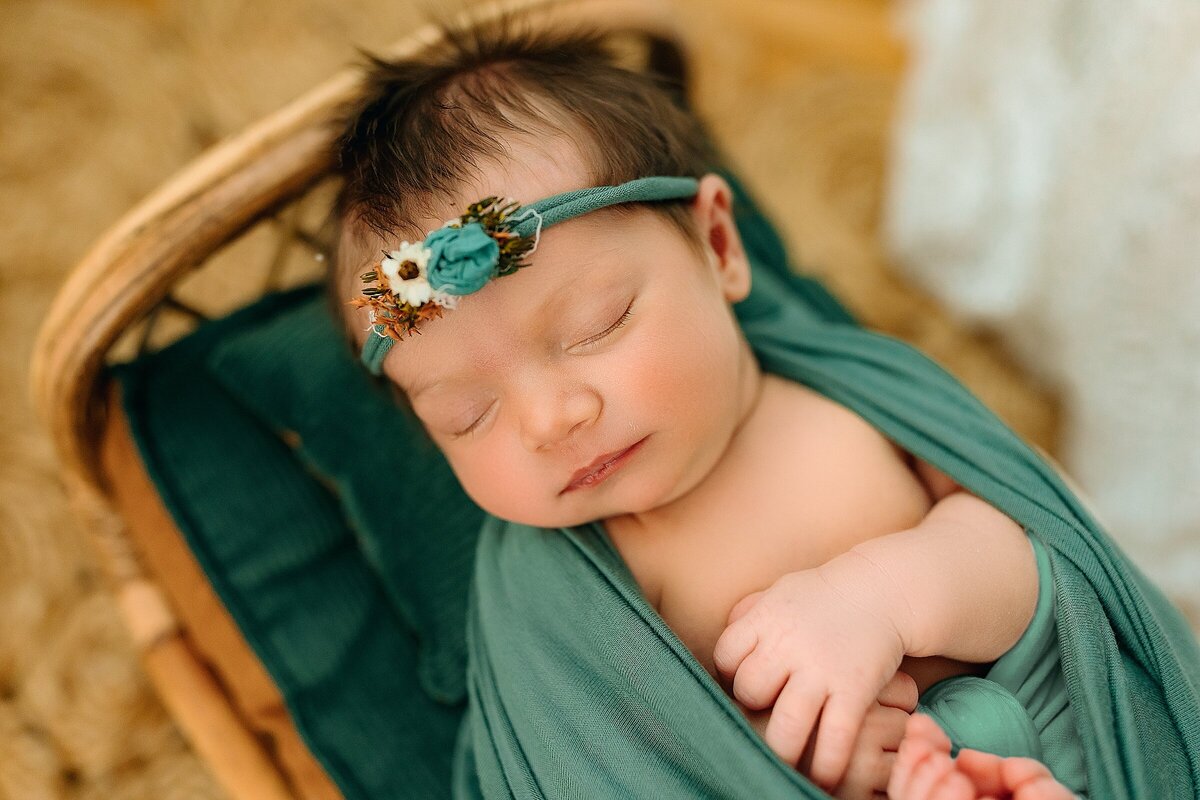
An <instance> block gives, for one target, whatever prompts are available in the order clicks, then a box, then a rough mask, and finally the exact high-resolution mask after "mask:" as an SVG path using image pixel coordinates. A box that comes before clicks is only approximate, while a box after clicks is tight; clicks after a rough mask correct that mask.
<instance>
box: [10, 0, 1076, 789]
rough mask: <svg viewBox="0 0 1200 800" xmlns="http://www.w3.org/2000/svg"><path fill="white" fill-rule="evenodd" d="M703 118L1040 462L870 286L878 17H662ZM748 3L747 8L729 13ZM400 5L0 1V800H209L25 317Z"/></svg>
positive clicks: (839, 270) (837, 276)
mask: <svg viewBox="0 0 1200 800" xmlns="http://www.w3.org/2000/svg"><path fill="white" fill-rule="evenodd" d="M678 2H679V5H680V8H681V15H682V16H683V17H684V18H685V20H686V27H687V28H688V30H689V31H690V32H691V34H692V35H693V36H694V39H695V41H696V43H697V46H698V52H699V53H700V54H702V57H701V58H700V59H698V60H697V63H696V64H695V65H694V66H695V70H696V75H697V81H696V88H697V91H698V101H699V105H700V107H701V111H702V113H703V114H704V115H705V116H706V117H707V118H708V119H709V120H710V122H711V124H712V127H713V129H714V131H715V133H716V134H717V136H718V138H719V140H720V141H721V142H723V143H724V145H725V148H726V150H727V151H729V152H730V153H731V154H732V158H733V161H734V162H735V164H736V165H737V166H738V167H739V168H740V170H741V173H742V174H743V176H744V177H745V179H746V180H747V182H748V183H749V184H750V185H751V187H752V188H753V189H755V190H756V191H757V192H758V193H759V195H760V197H761V199H762V200H763V202H764V204H765V205H766V207H767V209H768V211H769V212H770V213H771V214H772V215H773V216H774V217H775V219H776V220H777V221H778V223H779V224H780V227H781V229H782V231H783V232H784V233H785V234H786V236H787V238H788V240H789V242H790V243H791V245H792V246H793V247H794V252H795V255H796V260H797V262H798V263H799V264H801V265H802V266H803V267H804V268H806V269H810V270H812V271H815V272H818V273H820V274H821V275H824V276H825V277H826V278H827V280H828V282H829V284H830V286H831V287H832V288H833V290H834V291H835V292H837V293H838V294H839V295H841V296H842V297H843V298H844V299H845V300H846V301H847V302H848V303H849V304H850V305H851V306H852V307H853V308H854V309H855V310H856V311H858V312H859V313H860V314H862V315H863V316H864V318H865V319H866V320H867V322H868V323H870V324H872V325H875V326H877V327H880V328H882V329H884V330H885V331H887V332H890V333H893V334H895V335H898V336H901V337H902V338H905V339H908V340H910V341H912V342H914V343H916V344H917V345H918V346H920V347H922V348H924V349H925V350H927V351H928V352H930V353H931V354H932V355H933V356H934V357H935V358H937V359H939V360H941V361H942V362H943V363H945V364H947V365H948V366H949V367H950V368H951V369H952V370H953V371H954V372H955V373H956V374H958V375H959V376H960V377H961V378H962V379H963V380H964V381H965V382H966V383H967V384H968V385H970V386H971V387H972V388H973V389H974V390H975V391H976V392H977V393H978V394H979V395H980V396H981V397H982V398H983V399H984V400H985V401H986V402H988V403H989V404H990V405H992V406H993V407H994V408H996V409H997V410H998V411H999V412H1000V414H1001V415H1002V416H1004V417H1005V418H1006V419H1007V420H1008V421H1009V422H1010V423H1011V424H1012V425H1013V426H1014V427H1016V428H1017V430H1018V431H1020V432H1021V433H1023V434H1024V435H1026V436H1027V437H1028V438H1030V439H1031V440H1033V441H1035V442H1037V443H1038V444H1041V445H1042V446H1043V447H1045V448H1046V449H1048V450H1050V452H1052V453H1053V452H1054V451H1055V447H1054V445H1055V438H1054V437H1055V430H1056V427H1055V426H1056V414H1055V406H1054V404H1053V403H1052V402H1051V400H1050V399H1049V398H1047V397H1046V396H1044V394H1043V393H1040V392H1038V391H1036V390H1035V389H1033V388H1031V386H1030V385H1029V384H1028V382H1027V381H1026V380H1025V379H1024V378H1022V377H1021V376H1020V375H1019V374H1018V373H1017V372H1016V371H1015V370H1013V369H1012V368H1011V367H1009V366H1007V362H1006V360H1005V358H1004V356H1003V354H1002V353H1001V352H1000V351H999V350H998V349H997V348H996V347H995V346H994V345H992V344H990V343H988V342H986V341H982V340H979V339H976V338H971V337H969V336H966V335H964V334H963V332H962V331H961V330H959V329H957V328H956V327H955V326H954V325H953V324H951V323H950V322H949V321H948V320H947V318H946V317H945V316H944V315H943V314H941V313H940V312H939V311H938V310H937V308H936V307H935V306H934V304H933V303H932V302H931V301H930V300H929V299H928V298H926V297H924V296H923V295H921V294H920V293H918V292H916V291H914V290H913V289H912V288H909V287H908V286H906V285H904V284H903V283H902V282H900V281H899V280H898V279H897V278H896V277H894V275H893V273H892V272H891V271H890V270H889V268H888V265H887V263H886V260H885V258H884V257H883V255H882V251H881V249H880V246H879V243H878V237H877V235H876V231H877V227H878V223H879V219H878V215H879V207H880V197H881V193H882V181H883V179H884V175H885V170H884V166H885V157H886V152H887V126H888V120H889V119H890V115H891V112H892V104H893V98H894V95H895V91H896V86H897V76H898V74H899V69H900V57H899V52H898V50H897V48H896V47H895V45H894V44H893V43H889V42H888V41H887V40H886V39H885V38H883V37H882V36H881V32H882V31H883V30H884V27H883V20H884V17H885V14H886V12H887V6H886V5H885V4H884V3H882V2H878V1H877V0H837V2H832V0H824V2H817V0H803V1H802V0H756V2H755V3H754V4H745V3H740V2H736V0H722V1H721V2H716V0H713V1H712V2H701V0H678ZM747 9H750V10H747ZM418 19H419V17H418V13H417V10H416V5H415V4H414V3H411V2H405V1H403V0H401V1H399V2H398V1H397V0H387V1H386V2H385V1H384V0H359V1H358V2H354V3H341V2H335V1H334V0H324V1H323V2H318V0H255V2H253V3H249V2H235V0H204V1H203V2H189V1H188V0H143V1H142V2H134V0H124V1H122V0H24V1H22V0H5V2H3V4H0V119H3V120H4V122H3V124H0V208H3V210H4V213H3V214H0V340H2V341H3V342H4V344H5V346H4V348H3V350H0V798H2V799H4V800H42V799H43V798H96V799H97V800H99V798H104V800H126V799H127V798H128V799H129V800H134V798H147V799H149V798H154V799H155V800H171V799H172V798H181V799H182V798H216V797H221V796H222V793H221V791H220V790H219V788H217V786H216V785H215V783H214V782H213V780H212V779H211V777H210V776H209V774H208V772H207V771H206V769H205V767H204V765H203V763H202V762H201V761H200V760H199V759H198V758H197V757H196V756H195V755H194V754H193V753H192V752H191V751H190V749H189V748H188V746H187V744H186V742H185V741H184V740H183V739H182V737H181V736H180V735H179V733H178V732H177V731H176V729H175V727H174V726H173V724H172V723H171V720H170V718H169V717H168V715H167V714H166V713H165V712H164V710H163V709H162V707H161V705H160V704H159V703H158V701H157V699H156V697H155V695H154V693H153V691H152V689H151V687H150V686H149V684H148V682H147V680H146V679H145V677H144V676H143V674H142V672H141V670H140V668H139V665H138V662H137V660H136V657H135V655H134V653H133V651H132V649H131V647H130V645H129V643H128V639H127V637H126V635H125V632H124V630H123V628H122V627H121V624H120V621H119V619H118V616H117V612H116V608H115V607H114V604H113V602H112V600H111V599H110V597H109V595H108V594H107V592H106V590H105V586H104V585H103V581H102V580H101V579H100V576H99V573H98V572H97V569H96V567H95V562H94V559H93V556H92V553H91V552H90V551H89V550H88V546H87V544H86V541H85V539H84V537H83V536H82V534H81V533H80V531H79V530H78V528H77V527H76V525H75V523H74V521H73V519H72V518H71V517H70V515H69V512H68V510H67V507H66V501H65V498H64V494H63V490H62V487H61V484H60V482H59V479H58V474H57V469H56V466H55V456H54V453H53V452H52V448H51V446H50V443H49V441H48V440H47V438H46V437H45V436H44V434H43V432H42V431H41V430H40V429H39V427H38V425H37V423H36V418H35V413H34V410H33V409H32V408H31V407H30V405H29V401H28V399H27V398H28V378H27V375H28V361H29V358H30V351H31V347H32V344H33V340H34V336H35V333H36V331H37V328H38V325H39V323H40V320H41V318H42V316H43V314H44V313H45V311H46V308H47V307H48V305H49V303H50V302H51V299H52V297H53V296H54V293H55V291H56V289H57V287H58V286H59V285H60V283H61V281H62V279H63V277H64V276H65V275H66V274H67V272H68V271H69V270H70V269H71V267H72V265H73V264H74V263H75V262H76V261H77V260H78V259H79V258H80V257H81V256H82V255H83V253H84V252H85V250H86V249H87V248H88V246H89V245H90V244H91V243H92V242H93V241H94V240H95V239H96V238H97V237H98V236H99V235H100V233H101V232H102V231H103V230H104V229H105V228H106V227H108V226H110V225H112V224H113V223H114V222H115V221H116V220H117V219H118V217H119V216H120V215H121V214H122V212H124V211H125V210H127V209H128V208H129V207H130V206H131V205H133V204H134V203H136V202H137V201H138V200H139V199H140V198H142V197H143V196H144V195H145V194H146V193H147V192H149V191H150V190H151V189H152V188H154V187H155V186H156V185H158V184H159V183H160V182H162V181H164V180H165V179H167V178H168V177H169V176H170V175H171V174H172V173H174V172H175V171H177V170H178V169H180V168H181V167H182V166H183V165H184V164H186V163H187V162H188V161H189V160H190V159H192V158H193V157H195V156H196V155H197V154H198V153H199V152H201V150H203V149H204V148H206V147H208V146H209V145H210V144H212V143H213V142H214V141H215V140H217V139H219V138H221V137H223V136H226V135H228V134H231V133H233V132H236V131H238V130H240V129H241V128H243V127H244V126H245V125H247V124H248V123H250V122H252V121H253V120H255V119H257V118H259V117H261V116H262V115H264V114H266V113H268V112H270V111H272V110H274V109H276V108H278V107H279V106H281V105H282V104H284V103H286V102H287V101H288V100H290V99H292V98H294V97H296V96H297V95H299V94H301V93H302V92H304V91H305V90H306V89H307V88H309V87H311V86H313V85H314V84H316V83H318V82H319V81H320V80H322V79H323V78H325V77H326V76H328V75H329V74H331V73H332V72H333V71H335V70H336V69H337V68H339V67H341V66H343V65H344V64H346V63H348V62H349V61H350V60H352V59H353V58H354V50H353V45H362V46H365V47H368V48H379V47H382V46H383V45H385V44H386V43H388V42H389V41H392V40H394V39H396V38H399V37H400V36H402V35H403V34H404V33H405V32H406V31H407V30H408V29H409V28H410V26H411V25H413V24H415V23H416V22H417V21H418Z"/></svg>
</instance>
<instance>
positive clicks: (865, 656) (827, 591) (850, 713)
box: [713, 551, 905, 790]
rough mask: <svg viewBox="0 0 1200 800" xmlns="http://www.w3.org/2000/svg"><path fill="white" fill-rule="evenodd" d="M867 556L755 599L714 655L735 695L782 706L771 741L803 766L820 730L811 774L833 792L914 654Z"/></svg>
mask: <svg viewBox="0 0 1200 800" xmlns="http://www.w3.org/2000/svg"><path fill="white" fill-rule="evenodd" d="M861 558H862V557H861V556H859V555H857V554H856V553H854V552H853V551H851V552H850V553H847V554H846V555H844V556H839V557H838V558H835V559H833V560H831V561H829V562H827V563H826V564H823V565H821V566H820V567H817V568H816V569H809V570H803V571H801V572H793V573H790V574H788V575H784V576H783V577H782V578H780V579H779V580H778V581H776V582H775V583H774V584H773V585H772V586H771V587H769V588H768V589H766V590H765V591H761V592H755V593H754V594H751V595H748V596H746V597H745V598H743V599H742V600H741V602H739V603H738V604H737V605H736V606H734V607H733V610H732V611H730V613H729V622H728V626H727V627H726V628H725V631H724V633H722V634H721V637H720V638H719V639H718V640H717V644H716V646H715V647H714V649H713V661H714V666H715V667H716V669H717V672H718V676H719V677H721V678H723V679H724V680H725V681H727V682H728V681H729V680H730V679H732V684H733V696H734V698H735V699H737V700H738V701H740V702H741V703H743V704H744V705H745V706H746V707H747V708H750V709H755V710H760V709H764V708H768V707H770V706H774V708H773V709H772V712H771V718H770V720H769V721H768V722H767V732H766V735H765V736H764V737H763V738H764V739H765V740H766V743H767V745H768V746H769V747H770V748H771V749H772V750H774V751H775V752H776V753H777V754H779V757H780V758H781V759H783V760H784V761H785V762H787V763H789V764H792V765H796V764H797V763H798V762H799V760H800V755H801V754H802V753H803V752H804V750H805V745H806V743H807V742H808V740H809V737H810V734H812V733H814V728H816V730H815V741H814V747H813V758H812V769H811V771H810V772H809V773H808V774H809V777H810V778H811V779H812V781H813V782H814V783H816V784H818V785H819V786H821V787H822V788H824V789H826V790H830V789H833V788H834V787H835V786H837V785H838V784H839V783H840V782H841V780H842V777H843V775H844V774H845V772H846V765H847V763H848V762H849V760H850V755H851V752H852V750H853V748H854V743H855V740H856V739H857V738H858V734H859V729H860V728H861V727H862V725H863V719H864V718H865V716H866V714H867V711H868V709H869V708H871V706H872V704H873V703H874V702H875V699H876V697H877V696H879V694H880V692H881V690H882V689H883V687H884V685H885V684H887V683H888V681H889V679H890V678H891V677H892V676H893V675H895V673H896V670H897V668H898V667H899V666H900V662H901V660H902V659H903V658H904V655H905V640H904V638H903V636H902V635H901V632H900V630H899V629H898V628H897V626H896V624H895V623H894V622H893V620H892V617H891V614H890V609H889V603H888V599H889V598H887V597H886V596H885V594H884V593H883V591H881V590H880V588H879V586H878V582H877V581H876V582H874V583H873V582H872V577H873V575H874V573H873V572H872V570H871V568H870V566H868V568H867V569H862V568H860V567H859V565H858V562H857V561H856V560H855V559H861ZM818 716H819V717H820V720H819V722H818Z"/></svg>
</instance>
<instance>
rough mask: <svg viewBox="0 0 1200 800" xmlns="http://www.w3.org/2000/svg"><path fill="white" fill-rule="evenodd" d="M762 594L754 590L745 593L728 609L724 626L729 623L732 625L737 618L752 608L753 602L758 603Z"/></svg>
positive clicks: (727, 625)
mask: <svg viewBox="0 0 1200 800" xmlns="http://www.w3.org/2000/svg"><path fill="white" fill-rule="evenodd" d="M762 596H763V593H762V592H754V593H752V594H748V595H746V596H745V597H743V598H742V599H741V600H739V601H738V602H737V605H735V606H734V607H733V608H732V609H731V610H730V611H729V618H728V619H727V620H725V627H729V626H730V625H732V624H733V623H735V622H737V621H738V620H739V619H741V618H742V617H743V616H744V615H745V614H746V612H747V611H749V610H750V609H752V608H754V606H755V604H756V603H758V599H759V598H760V597H762Z"/></svg>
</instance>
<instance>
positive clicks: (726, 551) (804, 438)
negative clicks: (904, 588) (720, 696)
mask: <svg viewBox="0 0 1200 800" xmlns="http://www.w3.org/2000/svg"><path fill="white" fill-rule="evenodd" d="M775 406H776V407H775V408H774V413H775V414H777V415H778V416H779V417H780V418H779V419H777V420H770V419H766V420H758V423H759V424H758V427H759V430H760V436H761V438H757V437H755V436H753V435H751V436H750V437H748V438H747V440H745V441H744V442H742V443H740V447H739V448H738V449H736V450H735V449H734V448H731V450H730V453H729V454H728V455H727V456H726V458H725V459H723V462H722V465H721V467H720V471H719V472H717V471H714V475H713V477H712V478H711V479H710V481H708V482H706V483H705V485H704V487H703V492H702V493H698V494H697V496H696V498H694V499H693V500H692V501H691V502H690V503H689V506H688V508H687V509H686V513H683V514H681V515H679V516H678V517H675V518H674V519H673V522H672V524H671V525H670V528H669V529H664V530H658V531H650V532H648V533H649V535H648V536H647V537H646V540H645V541H642V542H638V543H627V545H628V546H626V547H624V548H623V549H622V554H623V555H624V556H625V557H626V560H627V562H629V564H630V567H631V569H632V571H633V572H634V574H635V575H637V576H638V579H639V581H641V582H643V589H644V590H645V591H646V595H647V597H650V598H651V599H652V601H656V604H657V608H658V611H659V614H660V615H661V616H662V617H663V619H664V621H665V622H666V623H667V624H668V625H669V626H670V627H671V629H672V630H674V631H675V633H676V634H677V635H678V636H679V638H680V640H681V641H682V642H683V643H684V644H685V645H687V647H688V648H689V649H690V650H691V651H692V652H693V653H694V654H695V655H696V657H697V659H698V660H699V661H700V663H701V664H703V665H704V666H705V668H706V669H708V670H709V672H710V673H714V667H713V664H712V650H713V647H714V646H715V644H716V641H717V639H718V637H719V636H720V635H721V632H722V631H723V630H724V629H725V622H726V620H727V619H728V616H729V612H730V610H731V609H732V608H733V606H734V605H735V604H736V603H737V602H738V601H739V600H741V599H742V598H743V597H745V596H746V595H748V594H750V593H752V592H755V591H758V590H760V589H765V588H767V587H768V586H770V585H771V584H773V583H774V582H775V581H776V580H777V579H778V578H779V577H781V576H782V575H784V574H786V573H788V572H794V571H796V570H801V569H808V568H811V567H815V566H818V565H820V564H822V563H824V562H825V561H828V560H829V559H830V558H832V557H834V556H836V555H838V554H840V553H843V552H845V551H847V550H849V549H850V548H851V547H853V546H854V545H855V544H858V543H859V542H862V541H865V540H867V539H870V538H873V537H876V536H880V535H882V534H885V533H891V532H893V531H898V530H903V529H905V528H908V527H912V526H913V525H915V524H916V523H918V522H919V521H920V520H921V519H922V518H923V517H924V516H925V514H926V513H927V511H928V509H929V499H928V496H927V494H926V492H925V489H924V487H923V486H922V485H921V484H920V482H919V481H918V479H917V478H916V476H915V475H913V473H912V472H911V470H909V468H908V467H907V466H906V465H905V463H904V461H903V453H902V452H901V451H899V450H898V448H896V447H895V446H893V445H892V444H891V443H890V442H889V441H888V440H887V439H885V438H884V437H883V436H881V435H880V434H879V433H878V432H877V431H876V430H875V429H874V428H872V427H871V426H870V425H869V424H868V423H866V422H865V421H864V420H862V419H861V418H860V417H858V416H857V415H855V414H853V413H852V412H850V411H848V410H847V409H845V408H843V407H841V406H838V405H837V404H834V403H832V402H831V401H828V400H825V399H824V398H819V399H816V398H813V397H811V396H799V397H789V396H787V394H786V393H785V395H784V396H783V397H777V398H776V402H775ZM643 533H647V532H643Z"/></svg>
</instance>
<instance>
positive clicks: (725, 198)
mask: <svg viewBox="0 0 1200 800" xmlns="http://www.w3.org/2000/svg"><path fill="white" fill-rule="evenodd" d="M692 213H693V214H694V215H695V219H696V230H697V232H698V233H699V234H700V239H701V241H702V242H703V244H704V252H705V254H706V255H707V256H708V258H709V263H710V264H711V266H712V267H713V269H714V276H715V278H716V280H717V284H718V285H719V286H720V287H721V291H722V293H723V294H724V295H725V299H726V300H728V301H729V302H731V303H736V302H738V301H739V300H743V299H745V297H746V295H748V294H750V262H749V260H748V259H747V258H746V249H745V248H744V247H742V237H741V235H739V234H738V229H737V225H736V224H735V223H734V220H733V189H732V188H730V186H729V183H728V182H726V180H725V179H724V178H722V177H721V176H720V175H717V174H715V173H712V172H710V173H708V174H707V175H705V176H704V177H703V178H701V179H700V188H699V191H697V192H696V197H695V199H694V200H693V201H692Z"/></svg>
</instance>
